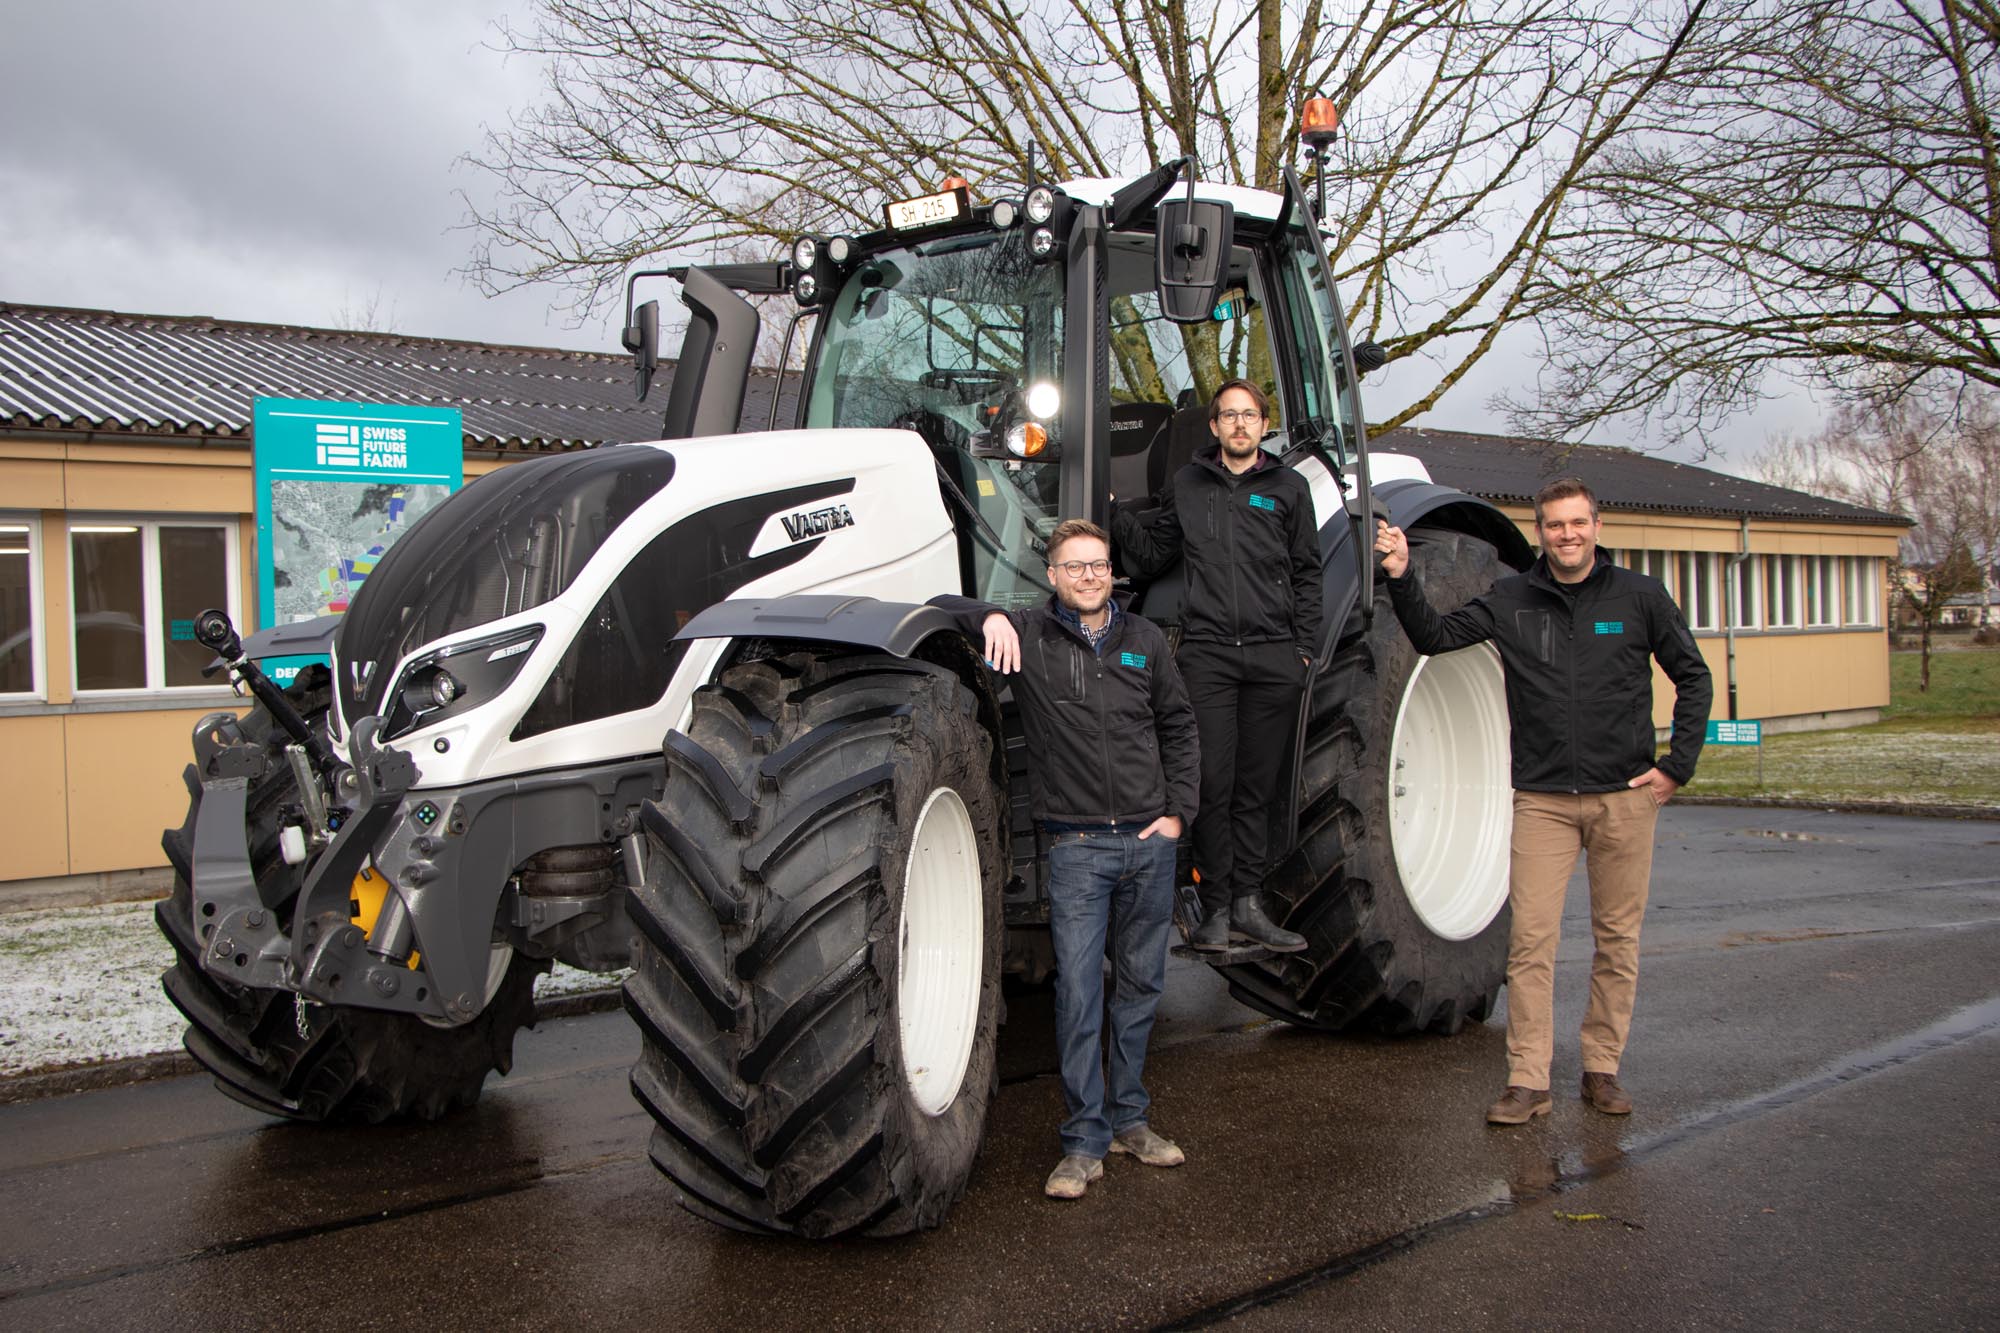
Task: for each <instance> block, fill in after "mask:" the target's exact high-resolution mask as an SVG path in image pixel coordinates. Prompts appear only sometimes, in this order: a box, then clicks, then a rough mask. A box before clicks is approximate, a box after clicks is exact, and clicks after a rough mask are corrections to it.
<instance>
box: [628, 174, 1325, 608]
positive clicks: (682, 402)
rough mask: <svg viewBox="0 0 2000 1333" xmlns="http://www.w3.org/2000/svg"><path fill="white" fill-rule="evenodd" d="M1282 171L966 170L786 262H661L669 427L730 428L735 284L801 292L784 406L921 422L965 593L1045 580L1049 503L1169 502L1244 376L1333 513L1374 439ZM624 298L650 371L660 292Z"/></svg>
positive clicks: (739, 347)
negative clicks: (1275, 184)
mask: <svg viewBox="0 0 2000 1333" xmlns="http://www.w3.org/2000/svg"><path fill="white" fill-rule="evenodd" d="M1285 174H1286V183H1285V191H1284V193H1283V194H1279V195H1273V194H1269V193H1266V192H1262V191H1254V190H1245V189H1240V188H1236V187H1229V186H1214V185H1205V184H1201V183H1199V182H1197V181H1195V180H1194V179H1193V177H1192V169H1191V166H1190V165H1189V164H1187V163H1185V162H1174V163H1170V164H1168V165H1167V166H1165V167H1162V168H1161V169H1159V170H1158V171H1155V172H1153V173H1151V174H1149V175H1147V176H1143V177H1140V178H1138V179H1136V180H1131V181H1102V180H1080V181H1071V182H1068V183H1066V184H1064V185H1060V186H1057V185H1049V184H1031V185H1030V186H1029V188H1028V189H1027V190H1025V191H1024V192H1023V194H1022V195H1021V196H1019V197H1003V198H997V199H991V200H984V201H976V200H975V199H974V198H973V194H972V191H971V189H970V188H969V187H968V186H967V185H966V183H965V182H963V181H962V180H958V179H955V178H954V179H950V180H947V181H946V182H944V187H945V188H943V189H941V190H940V191H938V192H936V193H934V194H930V195H926V196H922V197H919V198H913V199H906V200H899V201H895V202H892V203H889V204H887V205H886V206H885V207H884V209H883V220H884V225H883V226H882V228H880V229H879V230H877V231H874V232H871V233H869V234H867V235H864V236H824V237H822V236H808V237H802V238H800V239H799V240H798V241H797V242H796V243H795V244H794V246H793V248H792V252H791V254H790V255H789V256H788V258H787V260H785V261H783V262H781V263H777V264H765V265H737V266H728V267H724V268H719V269H713V270H699V269H676V270H668V271H667V272H668V273H670V274H671V275H673V276H676V277H679V278H681V279H682V280H683V283H684V290H683V300H684V301H685V302H686V304H687V306H688V309H689V312H690V320H689V333H688V338H687V343H686V345H685V346H684V348H683V354H682V356H681V358H680V363H679V365H678V366H677V368H676V375H675V383H674V387H673V401H672V402H671V403H670V405H669V410H668V413H667V419H666V421H665V422H664V428H663V435H664V436H665V437H666V438H669V439H671V438H678V437H682V436H686V435H692V434H705V433H727V432H729V431H733V430H735V429H737V428H738V426H737V420H736V418H737V414H738V413H739V412H740V408H741V403H742V399H743V383H744V379H745V377H746V376H747V374H748V370H749V366H750V360H751V355H752V351H753V347H752V338H750V337H745V336H743V333H742V331H743V330H746V329H747V330H749V331H750V332H751V334H753V335H754V331H755V328H756V314H755V312H754V311H753V310H752V309H751V307H750V306H749V304H748V302H747V301H745V300H744V299H743V297H744V296H745V295H759V294H762V295H771V294H775V293H778V292H784V293H787V294H789V295H790V296H791V298H792V300H793V303H794V306H795V310H796V313H795V315H794V318H793V320H792V321H791V325H790V327H789V328H788V329H787V331H786V334H785V338H784V347H785V351H786V352H789V349H790V346H791V343H792V341H793V338H794V336H795V335H796V333H797V331H798V330H799V329H800V327H801V326H802V325H804V326H807V337H808V340H809V341H808V344H807V353H806V358H805V360H806V366H805V371H804V374H803V376H802V379H801V382H800V389H799V393H798V395H797V399H796V408H795V417H794V419H793V420H792V421H791V422H788V423H783V424H787V425H792V426H796V427H800V428H806V429H815V430H839V429H842V428H850V427H878V428H879V427H892V428H898V429H905V430H909V431H913V432H914V433H916V434H917V435H918V436H920V437H921V438H922V439H923V440H924V442H925V444H926V445H927V446H928V448H929V450H930V453H931V456H932V458H933V459H934V461H935V463H936V465H937V474H938V486H939V489H940V492H941V493H942V495H943V498H944V500H945V504H946V507H947V509H948V510H950V511H952V513H953V515H954V525H955V527H956V529H957V533H958V544H959V561H960V573H961V585H962V586H961V591H963V592H965V593H967V594H968V595H971V596H975V597H979V598H981V599H983V600H986V601H989V602H993V603H995V604H998V605H1002V606H1010V605H1018V604H1021V603H1024V602H1031V601H1038V600H1040V599H1041V598H1043V597H1045V596H1047V595H1048V592H1049V588H1048V584H1047V576H1046V564H1047V561H1046V550H1045V541H1046V536H1047V534H1048V532H1049V531H1050V530H1051V529H1053V528H1054V526H1055V524H1056V522H1057V521H1058V519H1059V518H1062V517H1070V516H1076V515H1082V516H1087V517H1090V518H1092V519H1094V520H1096V521H1098V522H1100V523H1102V522H1105V521H1106V520H1107V519H1108V517H1109V510H1110V508H1111V506H1112V505H1113V504H1114V503H1115V504H1117V505H1118V506H1120V507H1127V508H1135V509H1139V510H1146V509H1149V508H1151V507H1152V506H1154V505H1155V504H1156V503H1157V500H1158V498H1159V497H1160V496H1161V493H1162V492H1163V490H1164V488H1165V486H1166V484H1167V481H1168V479H1169V478H1170V477H1171V476H1172V475H1173V474H1174V472H1175V471H1176V470H1178V469H1179V468H1180V467H1181V466H1182V465H1183V464H1185V463H1186V462H1188V461H1189V460H1190V459H1191V458H1192V457H1193V455H1194V453H1195V452H1196V451H1197V450H1198V449H1201V448H1203V447H1206V446H1207V445H1209V444H1210V443H1211V436H1210V434H1209V430H1208V424H1207V414H1206V409H1207V404H1208V401H1209V398H1210V397H1211V395H1212V394H1213V393H1214V392H1215V390H1216V388H1217V387H1218V386H1219V385H1221V384H1222V383H1223V382H1224V381H1226V380H1229V379H1232V378H1242V379H1247V380H1250V381H1252V382H1255V383H1258V384H1261V385H1262V386H1264V387H1265V389H1266V390H1267V391H1268V392H1269V393H1270V394H1271V397H1272V401H1273V403H1274V404H1275V406H1276V410H1275V412H1274V419H1273V421H1272V423H1271V425H1272V430H1271V433H1270V435H1269V436H1268V437H1267V439H1266V441H1265V447H1266V448H1267V449H1269V450H1270V451H1271V452H1273V453H1274V454H1277V455H1279V456H1281V457H1284V458H1286V459H1287V460H1288V461H1291V462H1293V463H1294V464H1295V465H1299V466H1301V469H1302V470H1303V471H1305V472H1306V474H1307V475H1308V477H1309V479H1310V480H1312V482H1313V483H1314V486H1313V489H1314V498H1315V501H1316V504H1317V506H1318V509H1319V518H1320V522H1321V524H1322V525H1324V524H1326V523H1327V522H1329V521H1331V519H1332V518H1333V517H1334V516H1335V515H1336V514H1338V513H1339V512H1340V508H1341V505H1342V503H1343V498H1344V497H1343V494H1342V492H1343V489H1344V487H1345V485H1346V483H1344V482H1343V481H1342V479H1341V474H1342V472H1343V470H1344V469H1357V465H1359V466H1360V467H1362V468H1365V463H1364V461H1363V460H1364V458H1365V440H1364V437H1363V432H1362V426H1361V415H1360V408H1359V402H1358V400H1357V397H1356V394H1355V392H1354V384H1355V379H1356V375H1355V368H1354V353H1353V350H1352V349H1351V348H1350V346H1349V342H1348V338H1347V334H1346V328H1345V324H1344V321H1343V320H1342V318H1341V313H1340V308H1339V303H1338V300H1337V298H1336V297H1335V295H1334V291H1333V284H1332V281H1331V275H1330V273H1329V272H1328V269H1327V264H1326V260H1325V257H1324V252H1323V247H1322V245H1321V244H1320V242H1319V240H1318V238H1317V227H1316V226H1315V224H1314V223H1313V222H1312V218H1313V210H1312V208H1311V206H1310V204H1309V203H1308V201H1307V199H1306V197H1305V195H1304V193H1303V191H1302V190H1301V188H1300V186H1299V184H1298V181H1297V178H1296V177H1295V176H1294V175H1293V173H1291V172H1290V171H1289V170H1287V171H1286V173H1285ZM645 276H649V275H647V274H637V275H634V282H636V280H637V279H638V278H640V277H645ZM739 293H740V294H739ZM630 302H631V288H630V287H629V286H628V298H627V303H628V307H630ZM626 322H627V325H628V329H627V339H626V340H627V343H628V345H629V346H631V347H632V348H633V350H634V351H635V353H636V354H637V356H638V360H639V365H640V369H641V379H642V385H643V382H644V381H645V380H646V379H648V378H649V377H650V374H651V370H652V367H653V365H654V364H655V362H656V361H657V341H658V332H657V330H658V315H657V305H656V303H655V302H650V301H649V302H647V303H646V304H645V305H643V306H640V307H638V308H637V309H636V310H635V311H633V312H632V313H630V314H628V317H627V321H626ZM730 328H733V329H734V330H736V332H735V333H734V334H731V333H729V332H728V330H729V329H730ZM724 346H727V347H728V349H729V351H728V354H727V355H724V354H722V351H721V349H722V348H723V347H724ZM689 349H693V355H690V354H689ZM774 417H775V408H774ZM698 418H699V419H705V420H706V421H708V422H710V423H712V425H711V427H709V428H703V427H701V425H700V423H699V420H698ZM743 424H744V425H745V426H746V427H747V426H750V425H752V424H754V423H743ZM771 424H773V425H777V424H780V423H778V422H776V421H775V420H773V422H772V423H771ZM1363 475H1365V473H1364V474H1363ZM1134 591H1135V593H1136V594H1137V597H1138V601H1139V605H1140V609H1142V610H1144V611H1145V612H1146V613H1147V614H1148V615H1149V616H1152V617H1153V618H1154V619H1156V620H1162V621H1165V622H1168V623H1171V622H1173V621H1174V620H1176V619H1177V616H1178V609H1179V598H1180V580H1179V577H1178V572H1177V571H1169V572H1168V574H1167V575H1166V576H1164V577H1163V578H1161V579H1160V580H1158V581H1157V583H1156V584H1155V585H1154V586H1152V587H1141V588H1136V589H1134Z"/></svg>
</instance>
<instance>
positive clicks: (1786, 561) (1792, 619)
mask: <svg viewBox="0 0 2000 1333" xmlns="http://www.w3.org/2000/svg"><path fill="white" fill-rule="evenodd" d="M1764 624H1765V625H1766V626H1767V627H1769V628H1771V629H1797V628H1798V627H1799V624H1800V620H1799V557H1797V556H1795V555H1767V556H1765V557H1764Z"/></svg>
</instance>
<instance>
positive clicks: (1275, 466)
mask: <svg viewBox="0 0 2000 1333" xmlns="http://www.w3.org/2000/svg"><path fill="white" fill-rule="evenodd" d="M1111 533H1112V536H1114V537H1116V538H1117V539H1118V552H1119V557H1120V558H1121V559H1122V560H1123V561H1124V562H1125V564H1126V566H1127V568H1126V570H1125V571H1124V572H1126V573H1130V574H1138V575H1141V576H1146V577H1150V576H1152V575H1154V574H1157V573H1159V572H1160V571H1161V570H1163V569H1165V568H1166V567H1167V566H1168V565H1170V564H1172V563H1173V559H1174V557H1175V556H1176V555H1181V556H1183V557H1184V560H1185V563H1186V565H1187V604H1186V609H1185V610H1183V611H1182V613H1181V625H1182V638H1184V639H1186V640H1187V641H1188V642H1191V643H1232V644H1246V643H1289V644H1292V645H1293V646H1295V647H1296V648H1297V649H1298V651H1299V656H1301V657H1306V658H1315V657H1318V656H1319V650H1320V644H1319V635H1320V624H1321V617H1322V612H1321V609H1320V603H1321V601H1322V598H1323V594H1322V592H1321V589H1320V567H1319V524H1318V520H1317V517H1316V515H1315V514H1314V512H1313V502H1312V488H1311V487H1310V486H1309V485H1308V484H1307V482H1306V479H1305V478H1304V477H1303V476H1301V475H1299V473H1298V472H1296V471H1295V470H1293V469H1292V468H1288V467H1286V466H1285V465H1284V464H1282V463H1279V462H1277V461H1276V460H1275V459H1268V458H1267V460H1266V461H1265V463H1264V464H1263V465H1262V466H1261V467H1258V468H1254V469H1252V470H1251V471H1248V472H1243V473H1234V472H1231V471H1230V470H1229V469H1228V468H1227V467H1225V466H1223V464H1222V459H1221V446H1220V445H1216V446H1213V447H1211V448H1208V449H1205V450H1203V451H1202V452H1201V453H1198V454H1196V455H1195V456H1194V461H1193V462H1191V463H1189V464H1188V465H1187V466H1186V467H1183V468H1182V469H1181V470H1180V471H1179V472H1177V473H1175V474H1174V477H1173V482H1172V488H1171V492H1170V493H1169V495H1168V496H1167V498H1166V503H1165V504H1164V505H1163V506H1162V507H1161V509H1160V510H1159V512H1158V514H1157V516H1156V517H1154V519H1153V520H1152V522H1151V523H1146V522H1142V521H1140V520H1139V518H1138V517H1137V516H1136V515H1133V514H1131V513H1129V512H1127V511H1125V510H1122V509H1121V510H1114V511H1113V513H1112V515H1111Z"/></svg>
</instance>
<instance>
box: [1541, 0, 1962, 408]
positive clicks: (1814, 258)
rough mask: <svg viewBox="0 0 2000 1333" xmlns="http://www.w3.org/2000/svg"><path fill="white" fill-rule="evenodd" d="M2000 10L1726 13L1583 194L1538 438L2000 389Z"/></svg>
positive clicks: (1813, 5) (1551, 299) (1813, 8)
mask: <svg viewBox="0 0 2000 1333" xmlns="http://www.w3.org/2000/svg"><path fill="white" fill-rule="evenodd" d="M1996 115H2000V0H1717V3H1715V4H1714V5H1712V6H1711V7H1710V9H1709V12H1708V14H1707V16H1706V20H1705V27H1704V31H1703V33H1702V35H1701V40H1700V41H1699V43H1696V44H1691V45H1690V46H1689V47H1688V49H1687V50H1685V51H1684V52H1683V53H1682V55H1681V58H1680V59H1679V60H1677V61H1676V62H1675V64H1674V66H1673V67H1672V68H1671V69H1670V70H1669V71H1667V73H1666V75H1665V76H1664V78H1663V79H1662V80H1661V83H1660V85H1659V88H1658V89H1657V91H1656V93H1655V95H1654V96H1653V97H1651V98H1648V99H1647V100H1646V101H1645V103H1644V104H1643V105H1642V106H1640V107H1639V108H1638V109H1637V110H1636V111H1635V113H1634V116H1633V118H1632V124H1631V126H1630V127H1629V131H1628V133H1627V134H1626V135H1624V136H1623V137H1622V138H1621V139H1620V141H1619V142H1618V143H1616V144H1614V145H1612V146H1611V147H1610V148H1609V149H1608V150H1607V151H1606V152H1605V153H1603V154H1600V155H1599V156H1598V157H1597V159H1596V160H1595V161H1594V162H1593V163H1591V164H1590V166H1589V167H1588V169H1587V170H1585V171H1584V172H1583V174H1582V176H1581V178H1580V179H1579V180H1578V181H1577V183H1576V185H1575V187H1574V189H1573V191H1572V198H1571V201H1570V203H1571V211H1570V217H1569V218H1568V219H1566V222H1565V225H1564V226H1563V227H1562V228H1560V229H1559V230H1558V232H1557V233H1556V234H1555V235H1554V236H1552V237H1551V241H1550V246H1549V251H1548V258H1547V260H1546V262H1545V263H1544V264H1543V265H1542V266H1541V267H1540V268H1539V270H1538V272H1537V274H1536V276H1535V277H1534V279H1533V280H1532V281H1530V282H1529V283H1528V284H1527V289H1526V293H1525V297H1526V299H1527V300H1528V301H1529V302H1531V303H1533V304H1535V305H1536V306H1538V307H1539V308H1540V309H1542V310H1543V311H1544V312H1546V318H1545V319H1544V322H1543V332H1544V334H1545V338H1546V348H1547V371H1546V373H1545V374H1544V376H1543V378H1542V381H1541V383H1540V384H1539V385H1538V386H1537V391H1536V392H1535V393H1533V394H1526V395H1521V396H1517V397H1515V398H1513V399H1511V400H1508V401H1507V406H1509V407H1510V408H1511V409H1512V419H1513V422H1514V424H1515V425H1516V426H1517V427H1519V428H1522V429H1525V430H1533V431H1538V432H1542V433H1548V434H1556V435H1564V434H1568V435H1575V434H1578V433H1581V432H1583V431H1585V430H1587V429H1589V428H1590V427H1591V426H1593V425H1595V424H1598V423H1602V422H1604V421H1606V420H1607V419H1608V418H1612V417H1616V416H1620V415H1622V414H1628V413H1629V414H1636V415H1638V416H1640V417H1645V418H1651V419H1653V420H1654V421H1656V422H1658V423H1660V424H1662V425H1664V426H1666V427H1667V432H1668V434H1669V435H1670V436H1676V437H1679V436H1686V435H1689V434H1692V435H1694V436H1697V437H1701V438H1706V436H1707V433H1708V432H1709V431H1711V430H1712V429H1713V428H1714V427H1715V426H1716V425H1718V424H1719V423H1720V422H1721V421H1723V420H1724V419H1726V418H1728V417H1729V416H1731V415H1732V414H1734V413H1735V412H1737V411H1740V410H1742V409H1743V408H1745V407H1748V406H1751V405H1753V404H1754V403H1755V402H1756V401H1757V400H1758V398H1759V397H1760V396H1761V394H1762V393H1763V392H1764V389H1765V383H1766V381H1765V375H1766V372H1769V371H1774V370H1775V371H1780V372H1784V373H1786V374H1788V375H1789V376H1791V377H1793V378H1795V379H1803V380H1806V381H1808V382H1818V383H1820V384H1824V385H1827V386H1830V387H1831V388H1833V389H1834V391H1835V392H1836V394H1838V395H1841V396H1844V397H1846V398H1853V397H1855V396H1856V395H1858V394H1862V393H1874V394H1887V395H1889V396H1891V397H1894V396H1896V395H1898V394H1901V393H1904V392H1907V391H1909V390H1911V389H1912V388H1914V387H1917V386H1920V385H1926V384H1931V383H1937V382H1943V383H1947V384H1952V385H1956V384H1958V383H1962V382H1964V381H1968V380H1969V381H1973V382H1977V383H1982V384H1986V385H2000V135H1996V126H1995V120H1996Z"/></svg>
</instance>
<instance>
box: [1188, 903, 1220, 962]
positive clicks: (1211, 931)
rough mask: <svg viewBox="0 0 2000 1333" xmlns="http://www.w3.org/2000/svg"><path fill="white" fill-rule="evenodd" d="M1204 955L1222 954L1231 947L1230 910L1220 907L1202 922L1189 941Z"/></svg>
mask: <svg viewBox="0 0 2000 1333" xmlns="http://www.w3.org/2000/svg"><path fill="white" fill-rule="evenodd" d="M1189 943H1190V944H1192V945H1193V946H1194V947H1195V948H1197V949H1199V950H1201V951H1202V952H1203V953H1221V952H1222V951H1223V950H1225V949H1227V948H1228V947H1229V909H1228V908H1226V907H1218V908H1216V909H1215V910H1214V911H1213V912H1210V913H1209V914H1208V915H1207V916H1205V917H1203V918H1202V920H1201V925H1199V926H1197V927H1196V928H1195V932H1194V938H1193V939H1191V940H1190V941H1189Z"/></svg>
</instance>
